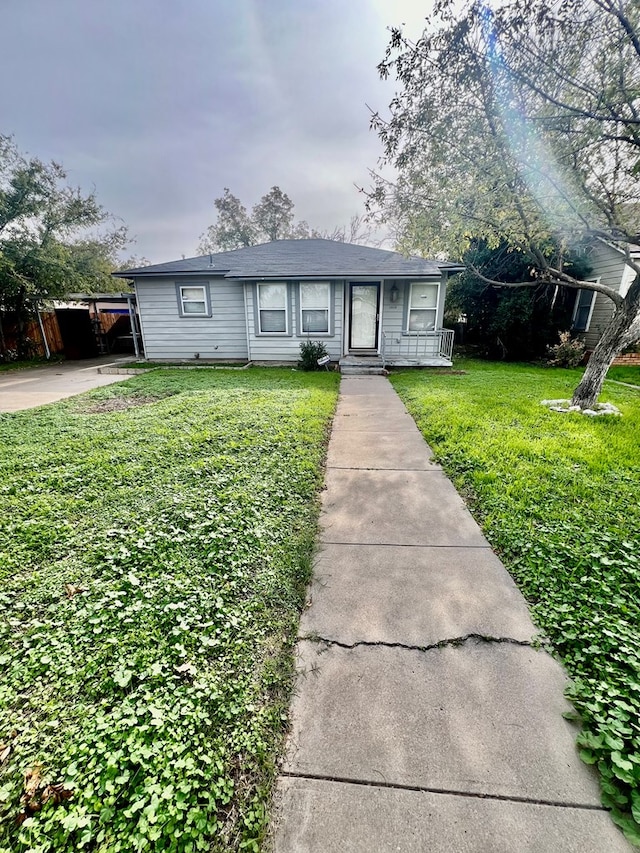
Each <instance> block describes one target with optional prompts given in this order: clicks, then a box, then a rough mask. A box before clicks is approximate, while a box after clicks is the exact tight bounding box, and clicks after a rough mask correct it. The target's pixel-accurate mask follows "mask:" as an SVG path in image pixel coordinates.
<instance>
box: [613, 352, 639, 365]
mask: <svg viewBox="0 0 640 853" xmlns="http://www.w3.org/2000/svg"><path fill="white" fill-rule="evenodd" d="M611 364H612V365H613V366H614V367H640V352H627V353H622V355H619V356H617V357H616V358H614V359H613V361H612V362H611Z"/></svg>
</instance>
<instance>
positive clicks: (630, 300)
mask: <svg viewBox="0 0 640 853" xmlns="http://www.w3.org/2000/svg"><path fill="white" fill-rule="evenodd" d="M639 309H640V276H637V277H636V279H635V281H634V282H633V284H632V285H631V287H630V288H629V290H628V292H627V295H626V296H625V299H624V302H623V303H622V304H621V305H617V306H616V309H615V311H614V313H613V317H612V318H611V320H610V322H609V325H608V326H607V327H606V328H605V330H604V332H603V333H602V337H601V338H600V340H599V341H598V344H597V346H596V348H595V349H594V351H593V352H592V354H591V358H590V359H589V363H588V364H587V367H586V369H585V371H584V374H583V376H582V379H581V380H580V384H579V385H578V387H577V388H576V390H575V391H574V392H573V398H572V400H571V405H573V406H580V408H581V409H592V408H593V407H594V406H595V404H596V403H597V402H598V396H599V395H600V392H601V391H602V383H603V382H604V379H605V376H606V375H607V370H609V367H610V366H611V362H612V361H613V359H614V358H615V357H616V356H617V355H618V353H619V352H620V351H621V350H622V349H623V348H624V347H625V346H627V345H628V344H629V343H631V341H630V340H629V335H628V333H629V330H630V329H631V327H632V325H633V323H634V320H635V319H636V318H637V316H638V310H639Z"/></svg>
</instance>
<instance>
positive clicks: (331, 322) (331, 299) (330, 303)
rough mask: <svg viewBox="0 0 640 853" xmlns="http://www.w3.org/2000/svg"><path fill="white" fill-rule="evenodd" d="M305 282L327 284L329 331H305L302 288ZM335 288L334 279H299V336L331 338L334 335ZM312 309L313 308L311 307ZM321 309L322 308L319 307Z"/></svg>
mask: <svg viewBox="0 0 640 853" xmlns="http://www.w3.org/2000/svg"><path fill="white" fill-rule="evenodd" d="M305 284H324V285H326V286H327V293H328V296H327V331H326V332H305V331H304V330H303V323H302V288H303V287H304V285H305ZM334 294H335V289H334V284H333V282H332V281H321V280H318V281H299V282H298V287H297V302H298V310H297V312H296V318H297V324H298V329H297V336H298V337H299V338H309V337H318V338H331V337H333V335H334V305H335V295H334ZM309 310H312V309H309ZM318 310H321V309H318Z"/></svg>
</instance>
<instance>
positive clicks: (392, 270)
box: [114, 239, 463, 372]
mask: <svg viewBox="0 0 640 853" xmlns="http://www.w3.org/2000/svg"><path fill="white" fill-rule="evenodd" d="M462 269H463V267H462V266H461V265H460V264H454V263H448V262H443V261H435V260H426V259H424V258H415V257H409V258H407V257H404V256H403V255H401V254H398V253H397V252H389V251H385V250H383V249H373V248H370V247H368V246H358V245H355V244H353V243H341V242H337V241H334V240H319V239H310V240H275V241H273V242H271V243H263V244H261V245H258V246H250V247H247V248H242V249H236V250H234V251H230V252H220V253H218V254H212V255H202V256H201V257H197V258H185V259H183V260H179V261H171V262H169V263H164V264H155V265H153V266H147V267H140V268H137V269H130V270H124V271H122V272H117V273H114V275H115V276H116V277H118V278H126V279H131V280H133V282H134V286H135V293H136V300H137V305H138V312H139V316H140V325H141V331H142V337H143V342H144V351H145V354H146V357H147V358H148V359H150V360H157V361H168V360H169V361H174V360H178V361H183V360H184V361H190V360H195V359H201V360H211V361H253V362H258V363H263V362H271V363H283V362H284V363H286V362H291V363H295V362H296V361H297V360H298V358H299V356H300V343H301V342H302V341H304V340H307V339H310V340H313V341H323V342H324V344H325V345H326V348H327V351H328V353H329V355H330V357H331V360H332V361H334V362H338V363H339V364H340V369H341V370H343V371H344V372H360V371H361V370H362V369H367V370H376V369H377V370H380V369H382V368H384V367H385V365H404V366H407V365H420V366H450V365H451V357H452V351H453V332H452V331H451V330H449V329H444V328H442V318H443V314H444V300H445V294H446V288H447V281H448V279H449V276H451V275H454V274H455V273H457V272H460V271H461V270H462Z"/></svg>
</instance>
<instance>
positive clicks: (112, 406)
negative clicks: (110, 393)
mask: <svg viewBox="0 0 640 853" xmlns="http://www.w3.org/2000/svg"><path fill="white" fill-rule="evenodd" d="M165 396H166V395H165ZM163 399H164V397H163V396H157V395H153V394H140V395H138V396H137V397H109V398H108V399H107V400H100V401H99V402H97V403H94V404H93V405H91V406H83V407H82V409H81V411H82V412H83V413H85V414H88V415H100V414H103V413H104V412H122V411H124V410H125V409H133V408H135V407H136V406H147V405H148V404H149V403H157V402H158V400H163Z"/></svg>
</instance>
